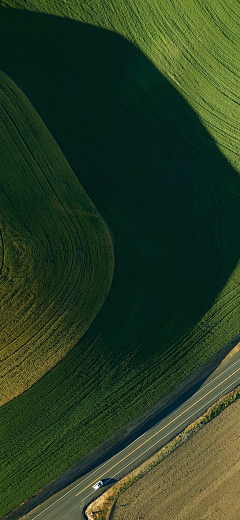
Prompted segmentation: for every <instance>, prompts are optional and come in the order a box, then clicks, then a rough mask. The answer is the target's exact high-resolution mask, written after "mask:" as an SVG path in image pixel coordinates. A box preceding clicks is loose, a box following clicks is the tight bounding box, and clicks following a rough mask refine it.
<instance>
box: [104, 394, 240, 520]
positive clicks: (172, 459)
mask: <svg viewBox="0 0 240 520" xmlns="http://www.w3.org/2000/svg"><path fill="white" fill-rule="evenodd" d="M239 419H240V401H236V402H235V403H233V404H232V405H231V406H229V407H228V408H227V409H226V410H224V411H223V412H222V413H221V414H220V415H219V416H218V417H216V418H215V419H214V420H213V421H211V422H210V423H209V424H207V425H206V426H205V427H204V428H203V429H202V430H200V431H199V432H197V433H196V434H195V435H194V436H193V437H191V438H190V439H189V440H188V441H187V442H186V443H185V444H183V445H182V446H180V447H179V448H178V449H177V450H176V451H175V452H174V453H172V454H171V455H170V456H169V457H167V458H166V459H165V460H163V461H162V462H161V463H160V464H159V465H158V466H156V467H155V468H154V469H152V470H151V471H149V472H148V473H147V474H146V475H145V476H144V477H143V478H141V479H140V480H139V481H138V482H136V483H135V484H133V485H132V486H131V487H130V488H129V489H128V490H126V492H125V493H123V494H122V495H121V496H120V497H119V499H118V500H117V502H116V505H115V508H114V510H113V512H112V515H111V520H127V519H129V520H140V519H141V520H153V519H160V518H161V520H170V519H171V520H173V519H174V520H189V519H191V520H195V519H196V520H207V519H211V520H213V519H215V520H223V519H224V520H225V519H226V518H227V519H228V520H236V518H239V509H240V487H239V484H240V450H239V448H240V433H239Z"/></svg>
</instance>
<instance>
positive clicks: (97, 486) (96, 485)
mask: <svg viewBox="0 0 240 520" xmlns="http://www.w3.org/2000/svg"><path fill="white" fill-rule="evenodd" d="M102 486H103V481H102V480H99V481H98V482H97V483H96V484H94V485H93V489H99V488H100V487H102Z"/></svg>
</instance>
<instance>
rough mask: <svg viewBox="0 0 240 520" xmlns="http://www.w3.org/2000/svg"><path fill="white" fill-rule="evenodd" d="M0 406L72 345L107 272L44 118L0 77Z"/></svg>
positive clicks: (102, 291)
mask: <svg viewBox="0 0 240 520" xmlns="http://www.w3.org/2000/svg"><path fill="white" fill-rule="evenodd" d="M0 114H1V115H0V124H1V126H0V135H1V139H0V146H1V149H0V157H1V187H0V208H1V277H0V301H1V381H0V405H3V404H5V403H6V402H7V401H9V400H10V399H12V398H13V397H16V396H17V395H19V394H20V393H22V392H23V391H24V390H26V389H27V388H28V387H30V386H32V385H33V383H35V382H36V381H37V380H38V379H40V378H41V377H42V376H43V375H44V374H45V373H46V372H48V371H49V370H50V369H51V368H52V367H53V366H54V365H56V363H57V362H58V361H60V360H61V359H62V358H63V357H64V356H65V355H66V353H67V352H68V351H69V350H70V349H71V347H72V346H73V345H75V344H76V342H77V340H79V338H80V337H81V336H82V335H83V334H84V332H85V331H86V330H87V328H88V327H89V325H90V323H91V322H92V321H93V319H94V318H95V316H96V314H97V313H98V311H99V309H100V307H101V305H102V304H103V302H104V300H105V298H106V296H107V293H108V290H109V287H110V284H111V279H112V274H113V252H112V244H111V238H110V235H109V232H108V230H107V229H106V226H105V224H104V223H103V222H102V219H101V217H100V216H99V214H98V213H97V211H96V209H95V208H94V206H93V204H92V202H91V201H90V199H89V197H88V196H87V194H86V193H85V191H84V190H83V189H82V187H81V185H80V183H79V182H78V181H77V179H76V177H75V175H74V174H73V172H72V170H71V168H70V167H69V165H68V163H67V161H66V159H65V157H64V155H63V154H62V152H61V151H60V150H59V148H58V147H57V145H56V143H55V142H54V140H53V138H52V136H51V134H50V133H49V132H48V131H47V129H46V127H45V126H44V124H43V122H42V121H41V119H40V118H39V116H38V115H37V113H36V112H35V111H34V109H33V107H32V106H31V105H30V103H29V102H28V101H27V99H26V98H25V96H24V95H23V94H22V93H21V91H19V89H18V88H17V87H16V86H15V85H14V83H13V82H12V81H11V80H10V79H9V78H8V77H7V76H5V75H4V74H3V73H0Z"/></svg>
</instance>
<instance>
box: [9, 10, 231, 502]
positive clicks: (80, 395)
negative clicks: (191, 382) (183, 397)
mask: <svg viewBox="0 0 240 520" xmlns="http://www.w3.org/2000/svg"><path fill="white" fill-rule="evenodd" d="M170 4H171V5H172V4H173V3H172V2H167V3H166V4H165V3H163V2H155V3H154V4H151V8H152V9H153V12H152V13H150V11H149V10H150V7H149V6H150V4H146V3H145V2H142V3H139V6H138V7H139V9H140V11H139V12H138V13H136V12H135V14H134V16H132V10H131V5H132V6H133V7H134V6H135V3H133V4H131V3H127V4H125V3H124V4H123V6H124V9H123V11H122V10H121V9H120V3H118V4H117V5H116V4H114V5H115V8H114V6H113V4H112V7H113V9H112V13H113V14H112V13H111V11H110V10H109V11H108V15H109V16H108V19H109V23H110V22H112V30H115V31H117V30H118V28H117V27H116V26H115V25H114V20H116V18H118V19H120V22H119V23H120V25H121V24H122V26H123V25H124V22H125V21H126V24H125V30H126V31H125V32H126V34H125V35H126V37H127V33H128V35H129V40H130V39H132V41H135V42H136V43H137V42H138V40H139V42H140V43H141V45H142V44H143V42H144V41H145V44H144V45H145V47H143V45H142V49H143V50H144V49H146V51H145V54H146V55H148V57H149V59H147V58H146V56H144V55H143V54H142V53H141V52H139V51H137V50H136V49H134V48H133V46H131V45H130V44H128V43H127V42H124V40H123V39H122V38H120V37H117V35H116V34H109V33H107V32H106V31H100V30H99V29H98V30H97V29H94V28H89V27H86V26H83V25H82V24H77V23H73V22H70V21H69V20H61V21H60V20H58V19H55V18H54V17H50V16H49V17H44V16H43V15H34V14H29V13H20V12H14V13H12V11H11V10H6V11H8V13H3V11H2V12H1V20H2V25H1V32H0V34H1V41H2V42H3V43H4V45H5V47H4V45H3V47H4V52H2V55H1V64H2V67H3V68H4V70H6V71H7V72H8V73H9V75H11V77H14V78H15V80H16V81H17V82H18V84H19V85H21V87H22V89H23V90H24V91H25V92H27V93H28V96H29V98H30V99H31V101H32V102H33V104H34V106H35V107H36V108H37V110H38V111H39V113H40V114H41V116H42V117H43V120H44V121H45V122H46V123H47V126H48V127H49V128H50V129H51V132H52V134H53V135H54V137H55V138H56V139H57V142H58V143H59V144H60V146H61V149H62V150H63V151H64V154H65V155H66V157H67V158H68V160H69V162H70V164H71V165H72V167H73V169H74V171H75V172H76V173H77V175H78V176H79V179H80V180H81V182H82V183H83V185H84V187H85V188H86V190H87V192H88V193H89V194H90V195H91V198H92V200H93V201H94V203H95V205H96V207H97V208H98V209H99V211H100V212H101V214H102V215H103V216H104V219H105V220H106V222H107V223H108V224H109V227H110V229H111V232H112V236H113V237H114V245H115V250H116V269H115V274H114V279H113V285H112V287H111V290H110V292H109V296H108V298H107V300H106V302H105V304H104V305H103V307H102V309H101V311H100V312H99V314H98V316H97V317H96V319H95V320H94V322H93V324H92V325H91V327H90V328H89V329H88V331H87V333H86V334H85V335H84V336H83V338H82V340H81V342H80V343H79V345H77V346H76V347H75V348H74V349H73V350H72V351H71V352H70V353H69V355H68V356H66V358H65V359H64V360H63V361H62V362H61V363H60V364H59V365H58V367H56V369H55V370H53V371H52V373H51V374H49V375H47V376H46V377H44V378H43V379H42V380H41V381H40V382H39V383H37V384H36V385H35V386H34V387H33V388H32V389H31V391H30V392H27V393H26V394H25V395H23V396H20V397H19V398H18V399H17V400H15V401H16V402H14V401H13V402H12V403H11V406H8V405H7V406H6V407H4V408H3V409H2V411H1V413H0V415H1V417H2V420H3V421H6V423H7V424H8V425H9V427H8V439H9V441H6V439H5V438H4V435H3V439H2V440H1V443H2V446H3V450H4V449H5V450H6V446H7V445H8V446H9V445H11V449H12V450H13V456H12V457H11V460H10V458H9V454H8V453H7V450H6V451H5V454H4V456H3V460H4V476H3V478H4V487H5V489H6V493H5V496H4V497H3V499H2V500H3V503H4V502H5V503H4V506H3V507H5V510H6V507H10V504H11V507H13V505H14V504H17V503H18V502H20V501H21V500H23V499H24V498H26V497H27V496H29V494H31V493H33V492H34V491H35V490H37V489H40V488H41V487H42V485H44V483H46V482H47V480H51V479H52V478H54V477H55V476H56V475H57V474H58V473H60V472H61V471H64V469H66V468H67V467H68V466H70V465H71V464H72V463H73V462H74V461H75V460H77V459H78V458H79V457H81V456H82V455H84V454H85V453H87V452H89V451H90V450H91V449H92V448H93V447H95V446H97V445H98V444H99V443H101V442H102V441H103V440H104V439H106V438H108V437H109V436H110V435H111V434H112V433H114V431H115V430H116V428H121V427H122V426H124V425H126V424H127V423H128V422H129V421H130V420H132V419H133V418H134V417H137V416H138V415H139V414H140V413H141V412H142V411H144V410H146V409H147V408H149V407H150V406H152V405H153V404H154V403H155V402H156V401H157V400H159V399H160V398H161V397H162V396H164V395H166V394H167V393H168V392H169V391H171V390H172V389H173V388H174V386H176V384H177V383H179V382H180V381H182V380H183V379H184V378H185V377H186V376H187V375H188V374H189V373H191V372H192V370H193V369H195V368H196V367H197V366H200V365H201V363H202V362H204V361H205V360H206V359H208V358H209V357H210V356H211V355H212V354H213V353H214V352H217V351H218V350H219V348H220V347H221V346H222V345H223V344H224V343H227V341H228V339H229V337H233V336H235V335H236V334H237V333H238V332H239V269H240V265H239V263H238V260H239V256H240V255H239V253H240V251H239V241H238V236H239V217H240V215H239V177H238V174H237V171H234V169H233V168H232V167H231V164H234V166H235V168H236V170H238V171H239V153H238V148H237V143H238V138H239V134H238V127H237V125H236V123H235V124H234V132H235V135H233V134H234V132H233V126H232V123H233V119H234V117H233V116H235V119H237V118H238V117H239V104H238V102H237V100H238V97H239V93H238V85H237V79H236V77H235V72H236V74H237V73H238V56H239V48H238V47H237V40H238V37H237V33H236V32H235V33H234V34H231V40H230V42H231V45H230V43H229V38H228V44H226V37H225V33H226V30H225V29H224V31H222V32H221V31H220V35H219V31H218V38H219V41H217V39H216V38H215V31H212V29H213V27H214V28H215V25H216V23H215V21H214V20H212V17H211V16H210V14H211V12H210V14H209V12H205V13H204V11H203V12H202V16H203V18H202V17H201V18H199V19H200V20H201V23H200V24H198V23H195V22H196V20H195V19H194V16H193V17H192V18H191V20H190V21H189V20H188V16H185V17H183V16H182V10H180V9H176V8H174V9H171V10H170ZM195 4H196V5H198V6H199V5H201V4H200V3H196V2H195ZM195 4H194V3H192V4H191V5H195ZM46 5H47V4H46ZM92 5H94V8H95V14H96V13H97V14H96V17H97V16H98V15H99V24H100V14H101V13H100V11H99V10H98V6H97V4H92ZM189 5H190V4H189ZM211 5H212V4H211ZM219 5H220V4H219ZM232 5H233V2H232ZM144 6H146V9H147V13H148V15H149V16H145V15H144V9H145V7H144ZM178 6H181V8H182V9H184V3H183V2H181V3H178ZM168 7H169V12H167V10H168ZM102 9H103V11H104V13H105V14H104V15H106V10H104V9H105V7H103V6H102ZM126 9H129V15H128V17H127V16H125V15H127V11H126ZM155 9H157V11H158V16H157V17H156V16H155V13H156V11H155ZM164 10H165V11H164ZM210 11H211V10H210ZM101 12H102V11H101ZM123 12H124V15H123V14H122V13H123ZM163 12H164V16H163V15H162V13H163ZM197 12H198V11H197ZM120 13H121V16H120ZM187 15H188V13H187ZM106 16H107V15H106ZM179 16H180V17H181V19H180V20H179ZM114 17H115V18H114ZM175 17H178V18H177V20H178V23H177V24H176V23H175ZM96 19H97V18H96ZM156 21H158V23H159V22H160V21H161V23H162V25H161V27H159V25H158V26H155V25H156ZM89 23H90V22H89ZM154 26H155V27H154ZM203 29H204V31H207V36H208V40H207V41H208V43H209V44H208V45H207V47H206V49H205V51H204V43H205V38H206V36H205V33H204V31H203ZM196 31H197V35H198V38H197V37H196ZM119 32H120V31H119ZM202 32H203V35H202V34H201V33H202ZM212 34H213V36H211V35H212ZM193 35H194V37H193ZM180 36H181V38H180ZM80 42H81V45H80ZM166 42H167V45H165V43H166ZM187 42H188V43H189V45H188V46H187ZM214 42H215V43H216V45H215V46H212V45H211V43H214ZM43 43H44V45H43ZM229 45H230V47H229ZM139 46H140V44H139ZM169 48H170V49H172V51H173V52H172V54H169V53H168V52H166V49H169ZM183 48H184V52H182V49H183ZM222 48H224V49H226V54H224V55H223V56H222V55H221V60H222V61H221V60H220V63H219V53H220V51H221V49H222ZM29 49H31V53H29ZM147 49H148V50H147ZM209 49H214V52H213V53H211V52H210V51H209ZM176 50H180V53H178V52H176ZM151 54H152V61H153V62H154V63H155V65H156V67H154V66H153V65H152V63H150V58H151ZM195 54H196V56H197V57H198V61H197V64H196V56H195ZM169 56H173V57H174V59H173V58H171V60H169V59H168V58H169ZM126 57H127V59H126ZM175 57H179V59H175ZM20 58H21V60H20ZM47 58H49V61H48V59H47ZM167 59H168V60H167ZM230 61H231V71H230V72H229V70H227V66H228V65H229V63H230ZM19 63H21V67H20V66H19ZM36 63H38V68H37V69H36ZM79 63H80V64H81V67H79ZM112 64H114V74H112V71H113V68H112ZM72 67H73V70H74V74H71V82H69V74H70V71H71V68H72ZM210 70H211V76H210V78H209V71H210ZM32 71H34V75H33V73H32ZM159 71H162V73H163V74H164V75H166V76H167V77H168V78H170V80H171V83H170V82H169V81H167V80H164V78H163V77H162V76H161V74H160V72H159ZM46 78H47V80H46ZM83 78H84V81H83V83H82V79H83ZM174 78H176V81H175V79H174ZM222 81H224V90H223V88H222ZM196 85H197V88H196ZM45 86H46V89H45ZM174 86H176V87H177V88H178V91H179V92H182V93H184V96H185V98H186V99H188V102H189V104H190V105H191V106H194V108H195V111H196V113H197V114H198V116H196V114H194V113H193V112H192V110H191V109H190V105H189V104H188V103H186V101H184V100H183V98H182V96H181V95H179V93H177V92H176V89H175V88H174ZM43 87H44V88H43ZM70 87H71V88H70ZM46 91H47V92H48V97H47V98H46V96H45V94H43V93H45V92H46ZM80 94H81V95H80ZM59 104H60V105H61V109H62V110H61V112H60V113H59V110H58V107H59ZM106 107H107V110H106ZM219 114H220V115H219ZM79 121H80V122H81V123H80V124H79ZM202 122H204V125H205V126H206V127H207V128H210V127H211V135H210V134H209V133H207V132H206V130H205V128H204V126H203V124H202ZM93 123H94V124H93ZM217 123H219V124H217ZM73 128H74V132H73V131H72V129H73ZM99 136H101V137H100V138H99ZM232 136H233V138H232ZM79 141H80V142H81V143H82V145H83V149H82V148H80V147H79ZM214 141H215V143H214ZM225 142H226V144H227V146H226V147H225V148H224V144H225ZM229 143H231V146H229ZM219 148H221V149H222V150H224V153H225V154H226V156H227V158H228V161H226V160H225V158H224V157H223V156H222V155H221V153H220V151H219ZM166 171H167V173H168V175H169V178H168V177H167V176H166V175H165V172H166ZM164 175H165V179H164ZM161 176H162V178H161V179H160V177H161ZM179 179H180V180H181V182H179ZM169 180H170V183H169V185H167V184H168V181H169ZM183 180H184V182H183ZM198 181H200V182H199V184H198ZM171 192H172V193H171ZM161 194H162V195H161ZM182 204H183V206H182ZM184 204H186V205H187V206H188V209H187V211H185V208H184ZM160 212H161V214H160ZM196 214H197V216H196ZM170 223H171V225H170ZM176 223H177V224H178V225H179V228H177V227H176ZM211 225H212V228H211ZM170 229H171V231H169V230H170ZM186 253H189V254H188V255H187V254H186ZM169 259H170V260H171V261H169ZM184 270H185V271H184ZM183 275H184V276H183ZM169 280H170V282H169ZM193 281H194V283H192V282H193ZM140 282H141V283H140ZM202 316H204V317H202ZM83 351H84V352H86V356H85V357H82V352H83ZM36 403H38V405H37V404H36ZM29 408H31V411H32V416H31V418H29V417H28V410H29ZM49 410H51V416H50V417H49ZM19 418H21V421H20V420H19ZM116 425H117V426H116ZM16 431H17V432H18V439H17V441H18V444H17V441H16V439H15V432H16ZM26 439H27V445H28V451H27V452H26V442H25V440H26ZM39 452H40V453H42V454H43V457H42V459H41V460H40V459H39ZM17 459H18V461H20V460H21V464H19V463H18V465H17V464H16V460H17ZM20 466H21V468H20ZM19 468H20V469H19ZM35 468H36V469H35ZM13 474H15V475H18V477H19V478H18V482H17V484H15V483H14V482H13V480H12V475H13ZM4 492H5V490H4ZM12 497H14V500H15V502H14V500H13V499H12ZM6 504H7V505H6Z"/></svg>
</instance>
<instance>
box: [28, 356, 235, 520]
mask: <svg viewBox="0 0 240 520" xmlns="http://www.w3.org/2000/svg"><path fill="white" fill-rule="evenodd" d="M238 362H239V360H237V361H235V362H234V363H233V364H232V365H230V366H229V367H228V368H227V369H226V370H224V371H223V372H222V373H221V374H219V375H218V376H216V377H215V378H214V379H212V380H211V381H210V382H209V383H207V384H206V386H204V388H200V389H199V390H198V391H197V392H196V394H194V396H196V395H197V394H198V393H199V392H201V391H202V390H205V388H207V386H209V385H210V384H211V383H213V381H215V380H216V379H218V378H219V377H221V376H223V374H225V372H227V371H228V370H229V369H230V368H232V367H233V366H234V365H236V363H238ZM231 385H232V383H231ZM231 385H229V386H231ZM229 386H228V387H227V388H229ZM227 388H226V389H225V390H227ZM218 395H220V394H217V396H216V397H218ZM192 397H193V396H191V397H189V399H187V401H185V403H184V404H186V403H187V402H188V401H189V400H190V399H191V398H192ZM209 402H211V401H209ZM207 404H208V403H207ZM181 406H182V404H181V405H179V406H178V407H177V408H176V409H175V410H173V412H175V411H176V410H178V408H180V407H181ZM198 411H199V410H198ZM173 412H170V413H169V414H168V415H166V417H164V420H165V419H167V417H169V416H170V415H171V414H172V413H173ZM194 413H197V412H194ZM192 415H194V414H192ZM192 415H190V417H189V419H190V418H191V417H192ZM162 420H163V419H161V421H159V422H158V423H156V424H155V425H154V426H152V427H151V428H149V430H147V431H146V432H144V433H142V435H140V436H139V437H137V438H136V439H135V440H134V441H132V442H131V443H130V444H128V446H125V448H123V449H122V450H121V451H119V452H118V453H116V454H115V455H113V457H111V459H109V460H107V461H106V462H104V464H102V465H101V466H100V468H97V469H96V470H95V471H93V472H92V473H90V475H88V476H87V477H86V478H85V479H84V480H81V482H79V483H78V484H76V486H74V487H73V488H72V489H70V490H69V491H67V493H65V494H64V495H62V496H61V497H60V498H58V499H57V500H56V501H55V502H53V503H52V504H50V506H48V507H47V508H46V509H44V510H43V511H41V512H40V513H38V514H37V515H36V516H34V517H33V518H32V520H35V518H37V517H38V516H40V515H42V514H43V513H45V512H46V511H48V509H50V508H51V507H52V506H54V505H55V504H57V502H59V501H60V500H62V499H63V498H64V497H66V496H67V495H68V494H69V493H71V492H72V491H74V489H76V488H77V487H78V486H80V485H81V484H83V482H85V481H86V480H87V479H88V478H90V477H92V475H94V474H95V473H96V472H97V471H100V470H101V468H103V467H104V466H105V465H106V464H108V463H109V462H110V461H111V460H113V459H114V458H115V457H116V456H117V455H120V453H122V452H123V451H124V450H126V449H127V448H129V447H130V446H132V444H134V443H135V442H136V441H138V440H139V439H141V437H143V435H146V433H148V432H149V431H151V430H152V429H153V428H155V426H157V425H158V424H159V423H160V422H162ZM181 424H182V423H180V425H179V426H181ZM174 429H176V428H174ZM172 431H174V430H172ZM169 433H171V432H169ZM168 435H169V434H168ZM163 438H164V437H163ZM157 442H159V440H158V441H157ZM155 444H156V443H155ZM155 444H153V445H152V446H150V448H152V447H153V446H155ZM150 448H148V449H147V450H146V451H148V450H149V449H150ZM144 453H146V452H144ZM144 453H143V454H141V455H144ZM137 458H138V457H137ZM137 458H136V459H134V461H131V463H132V462H135V460H137ZM127 466H129V464H128V465H127ZM127 466H126V467H127ZM124 469H125V468H124ZM118 473H119V472H118ZM116 474H117V473H116ZM91 494H92V493H90V495H91ZM90 495H88V496H90ZM86 498H88V497H85V499H86ZM37 507H38V506H37Z"/></svg>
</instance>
